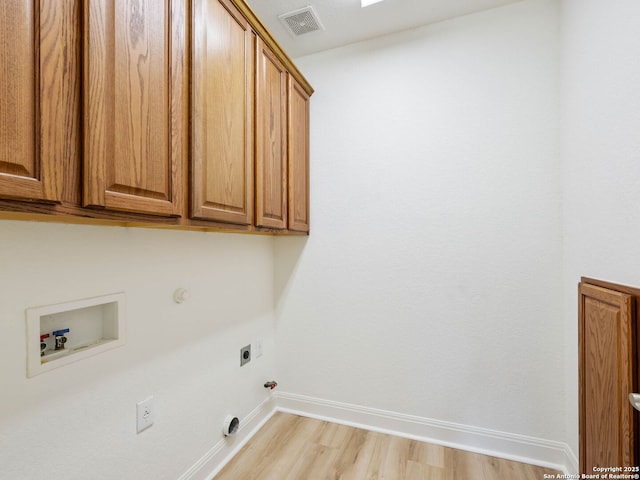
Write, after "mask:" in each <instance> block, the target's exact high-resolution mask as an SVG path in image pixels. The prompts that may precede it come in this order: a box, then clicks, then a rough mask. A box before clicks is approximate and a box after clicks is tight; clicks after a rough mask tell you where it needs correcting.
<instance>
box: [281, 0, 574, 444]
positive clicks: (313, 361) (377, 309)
mask: <svg viewBox="0 0 640 480" xmlns="http://www.w3.org/2000/svg"><path fill="white" fill-rule="evenodd" d="M558 39H559V37H558V11H557V3H556V2H554V1H524V2H519V3H516V4H514V5H512V6H507V7H503V8H499V9H495V10H491V11H487V12H483V13H480V14H475V15H471V16H467V17H462V18H459V19H456V20H453V21H448V22H444V23H440V24H437V25H433V26H430V27H425V28H421V29H417V30H412V31H408V32H404V33H400V34H397V35H392V36H387V37H383V38H379V39H376V40H372V41H369V42H365V43H360V44H356V45H352V46H347V47H343V48H340V49H336V50H331V51H327V52H324V53H320V54H316V55H313V56H309V57H304V58H302V59H298V64H299V65H300V67H301V69H302V71H303V72H305V75H306V76H307V77H308V78H309V80H310V82H311V83H312V85H314V87H315V89H316V94H315V96H314V97H313V102H312V112H311V121H312V125H311V158H312V166H311V169H312V170H311V179H312V180H311V182H312V183H311V189H312V202H311V212H312V215H313V217H312V233H311V236H310V238H309V239H307V240H304V239H296V238H293V239H276V278H277V281H276V289H277V290H276V298H277V312H278V313H277V342H278V371H279V377H280V380H281V385H282V388H283V390H284V391H287V392H292V393H296V394H301V395H309V396H313V397H319V398H325V399H330V400H335V401H341V402H347V403H352V404H356V405H363V406H369V407H375V408H380V409H384V410H388V411H392V412H400V413H404V414H411V415H418V416H421V417H427V418H434V419H438V420H444V421H450V422H456V423H460V424H464V425H471V426H476V427H485V428H491V429H494V430H501V431H505V432H511V433H517V434H522V435H530V436H534V437H540V438H546V439H551V440H556V441H563V440H564V408H565V402H564V386H563V381H564V375H563V370H562V362H563V358H564V356H563V334H564V328H563V323H562V291H561V272H562V258H561V215H560V203H559V202H560V164H559V159H558V145H559V132H558V126H559V110H558V105H559V98H558V73H559V66H558Z"/></svg>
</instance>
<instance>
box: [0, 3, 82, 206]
mask: <svg viewBox="0 0 640 480" xmlns="http://www.w3.org/2000/svg"><path fill="white" fill-rule="evenodd" d="M77 7H78V4H77V0H60V1H57V2H50V1H45V0H42V1H37V0H36V1H24V0H5V1H3V2H2V3H1V5H0V43H2V44H3V45H4V46H5V47H4V48H1V49H0V112H1V114H0V196H1V197H8V198H17V199H27V200H45V201H59V200H60V198H61V195H62V189H63V179H64V173H65V168H64V166H65V165H67V162H69V161H70V159H71V157H73V158H74V159H75V158H77V154H76V153H75V152H74V151H73V148H70V146H72V145H73V146H75V144H74V143H73V140H74V139H75V138H76V135H77V118H78V117H77V110H76V108H77V102H78V92H79V87H78V81H77V79H76V78H74V77H73V74H75V73H76V70H75V67H76V64H75V60H76V59H75V57H74V54H73V52H75V51H76V49H75V42H76V41H77V33H78V31H79V21H78V20H79V18H78V10H77Z"/></svg>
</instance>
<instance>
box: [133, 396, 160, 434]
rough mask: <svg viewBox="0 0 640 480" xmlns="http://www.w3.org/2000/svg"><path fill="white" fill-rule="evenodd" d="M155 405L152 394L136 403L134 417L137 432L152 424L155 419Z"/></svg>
mask: <svg viewBox="0 0 640 480" xmlns="http://www.w3.org/2000/svg"><path fill="white" fill-rule="evenodd" d="M155 411H156V410H155V405H154V401H153V396H151V397H149V398H147V399H145V400H142V401H141V402H138V403H137V404H136V418H137V422H136V425H137V430H138V433H140V432H142V431H143V430H146V429H147V428H149V427H150V426H151V425H153V421H154V420H155V416H156V415H155Z"/></svg>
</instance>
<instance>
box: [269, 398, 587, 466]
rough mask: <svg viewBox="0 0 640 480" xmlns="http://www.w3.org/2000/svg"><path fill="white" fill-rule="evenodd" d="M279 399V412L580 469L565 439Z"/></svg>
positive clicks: (312, 400)
mask: <svg viewBox="0 0 640 480" xmlns="http://www.w3.org/2000/svg"><path fill="white" fill-rule="evenodd" d="M275 398H276V410H277V411H282V412H286V413H293V414H297V415H302V416H306V417H312V418H317V419H321V420H327V421H330V422H334V423H340V424H344V425H349V426H353V427H358V428H364V429H366V430H372V431H376V432H382V433H388V434H391V435H396V436H400V437H405V438H411V439H415V440H420V441H425V442H430V443H435V444H438V445H443V446H446V447H452V448H457V449H461V450H467V451H470V452H475V453H480V454H483V455H491V456H494V457H499V458H505V459H508V460H515V461H518V462H523V463H528V464H532V465H538V466H541V467H548V468H553V469H555V470H560V471H562V472H564V473H567V474H576V473H577V472H578V461H577V459H576V456H575V455H574V453H573V451H572V450H571V448H569V446H568V445H567V444H566V443H561V442H554V441H550V440H543V439H540V438H534V437H528V436H524V435H517V434H513V433H507V432H500V431H497V430H490V429H486V428H478V427H473V426H469V425H461V424H456V423H451V422H443V421H440V420H433V419H430V418H423V417H417V416H413V415H405V414H401V413H396V412H389V411H385V410H378V409H375V408H368V407H362V406H358V405H352V404H347V403H341V402H334V401H330V400H323V399H320V398H313V397H306V396H303V395H295V394H292V393H287V392H277V393H276V394H275Z"/></svg>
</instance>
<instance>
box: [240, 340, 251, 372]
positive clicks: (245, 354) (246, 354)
mask: <svg viewBox="0 0 640 480" xmlns="http://www.w3.org/2000/svg"><path fill="white" fill-rule="evenodd" d="M250 361H251V344H249V345H247V346H246V347H242V348H241V349H240V366H241V367H242V366H243V365H245V364H247V363H249V362H250Z"/></svg>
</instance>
